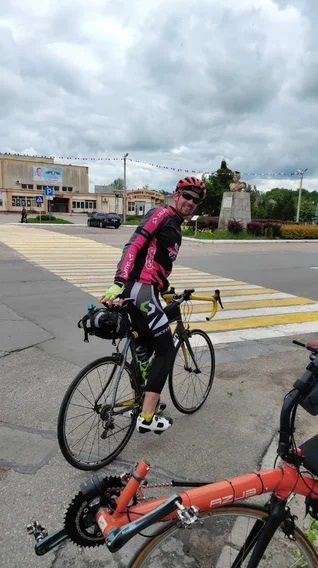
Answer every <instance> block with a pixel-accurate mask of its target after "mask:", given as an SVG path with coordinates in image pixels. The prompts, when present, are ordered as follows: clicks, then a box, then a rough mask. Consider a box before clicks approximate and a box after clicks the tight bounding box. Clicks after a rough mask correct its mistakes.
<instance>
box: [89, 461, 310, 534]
mask: <svg viewBox="0 0 318 568" xmlns="http://www.w3.org/2000/svg"><path fill="white" fill-rule="evenodd" d="M149 469H150V465H149V464H148V463H147V462H140V463H139V464H138V465H137V466H136V468H135V470H134V472H133V474H132V477H131V478H130V480H129V481H128V483H127V485H126V487H125V488H124V489H123V491H122V492H121V494H120V496H119V498H118V501H117V508H116V510H115V512H113V513H112V512H110V511H109V510H108V509H107V508H101V509H100V510H99V511H98V513H97V514H96V522H97V524H98V525H99V527H100V529H101V531H102V533H103V536H104V537H105V538H106V537H107V535H108V533H109V531H110V530H111V529H114V528H118V527H122V526H124V525H125V524H128V523H130V522H132V521H134V520H137V519H140V518H141V517H142V516H143V515H146V514H147V513H150V512H151V511H153V510H154V509H156V508H157V507H158V506H159V505H161V504H163V503H164V502H165V501H166V500H167V497H163V498H158V499H153V500H151V501H147V502H145V503H140V504H138V505H133V506H130V507H129V511H128V509H127V507H128V505H129V503H130V501H131V499H132V498H133V496H134V495H135V493H136V491H137V489H138V488H139V486H140V483H141V482H142V481H143V479H144V478H145V477H146V475H147V472H148V471H149ZM265 493H274V495H276V496H277V497H278V498H280V499H286V498H287V497H288V496H289V495H290V494H291V493H296V494H298V495H303V496H310V497H313V498H317V494H318V481H316V480H314V479H313V478H312V477H310V476H309V475H306V474H303V473H302V474H301V476H300V474H299V472H298V471H297V469H296V468H295V467H294V466H292V465H289V464H286V463H285V464H284V465H283V466H282V467H281V468H272V469H266V470H265V469H264V470H260V471H255V472H252V473H247V474H245V475H240V476H238V477H232V478H229V479H228V480H224V481H217V482H215V483H209V484H207V485H202V486H200V487H196V488H193V489H189V490H188V491H181V492H180V493H179V496H180V499H181V502H182V505H183V506H184V507H191V506H195V507H198V508H199V510H200V512H208V511H210V510H211V509H215V508H217V507H222V506H224V505H228V504H230V503H234V502H235V501H242V500H245V499H249V498H251V497H255V496H256V495H262V494H265ZM175 516H176V513H175V512H173V513H171V514H169V515H168V516H166V517H164V518H163V519H161V520H162V521H168V520H171V519H173V518H174V517H175Z"/></svg>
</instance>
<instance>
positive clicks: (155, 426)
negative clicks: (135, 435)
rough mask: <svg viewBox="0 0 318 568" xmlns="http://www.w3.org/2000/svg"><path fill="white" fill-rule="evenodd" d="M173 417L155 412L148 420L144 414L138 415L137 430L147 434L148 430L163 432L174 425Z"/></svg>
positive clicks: (157, 432) (156, 432)
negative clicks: (148, 420) (166, 416)
mask: <svg viewBox="0 0 318 568" xmlns="http://www.w3.org/2000/svg"><path fill="white" fill-rule="evenodd" d="M172 423H173V420H172V418H165V417H164V416H158V415H157V414H154V415H153V417H152V420H151V421H150V422H147V421H146V420H145V419H144V418H142V416H140V414H139V416H138V418H137V423H136V430H137V432H139V433H140V434H146V432H154V433H155V434H162V432H165V431H166V430H168V428H170V426H171V425H172Z"/></svg>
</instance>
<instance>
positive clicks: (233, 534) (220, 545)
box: [129, 504, 318, 568]
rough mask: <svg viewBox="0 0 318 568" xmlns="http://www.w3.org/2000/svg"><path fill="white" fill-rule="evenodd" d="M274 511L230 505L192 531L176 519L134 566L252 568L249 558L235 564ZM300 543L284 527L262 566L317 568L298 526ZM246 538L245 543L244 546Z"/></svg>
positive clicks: (150, 542) (151, 540)
mask: <svg viewBox="0 0 318 568" xmlns="http://www.w3.org/2000/svg"><path fill="white" fill-rule="evenodd" d="M267 516H268V512H267V511H266V510H265V509H264V508H263V507H259V506H254V505H244V504H242V505H229V506H225V507H221V508H218V509H214V510H213V511H211V512H210V513H206V514H202V515H201V516H200V520H199V522H197V523H196V524H195V525H193V527H192V528H191V530H186V529H181V528H178V526H177V523H176V521H173V522H170V523H167V525H168V527H167V528H166V530H163V529H162V528H161V529H159V530H157V532H156V533H155V534H153V535H152V536H151V537H150V538H148V540H147V542H146V543H144V544H143V545H142V546H141V547H140V548H139V550H138V551H137V552H136V554H135V556H134V558H133V559H132V561H131V563H130V565H129V566H130V568H147V567H151V568H168V567H169V568H170V567H171V566H178V568H183V567H184V568H194V567H198V566H200V567H201V568H208V567H209V568H234V567H235V568H239V567H240V568H248V563H249V559H250V553H249V554H248V556H247V558H245V559H243V560H242V561H240V562H239V563H236V564H234V562H235V558H236V556H237V554H238V552H239V551H240V550H241V548H242V546H243V544H244V542H245V540H246V537H247V534H248V532H249V531H250V530H251V527H252V526H253V524H254V523H255V522H256V521H262V522H264V521H265V520H266V518H267ZM294 538H295V540H290V539H288V538H287V537H286V535H285V534H284V532H283V531H282V530H281V529H278V530H277V531H276V533H275V534H274V536H273V538H272V540H271V542H270V543H269V545H268V547H267V549H266V553H265V554H264V555H263V557H262V558H261V559H260V561H259V568H293V567H294V568H296V567H297V568H317V565H318V564H317V563H318V556H317V554H316V552H315V550H314V549H313V547H312V546H311V544H310V543H309V541H308V540H307V538H306V536H305V535H304V533H303V532H302V531H301V530H300V529H299V528H298V527H295V530H294ZM240 540H241V541H242V542H240Z"/></svg>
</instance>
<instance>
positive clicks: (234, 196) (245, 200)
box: [218, 191, 251, 229]
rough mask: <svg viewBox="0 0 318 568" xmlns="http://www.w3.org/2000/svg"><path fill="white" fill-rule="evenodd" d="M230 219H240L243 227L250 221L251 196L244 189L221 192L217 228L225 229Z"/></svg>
mask: <svg viewBox="0 0 318 568" xmlns="http://www.w3.org/2000/svg"><path fill="white" fill-rule="evenodd" d="M230 219H235V221H240V222H241V223H242V225H243V226H244V228H246V224H247V223H250V222H251V196H250V194H249V193H248V192H244V191H240V192H239V191H236V192H232V191H225V192H224V193H223V198H222V205H221V211H220V216H219V224H218V228H219V229H227V224H228V222H229V220H230Z"/></svg>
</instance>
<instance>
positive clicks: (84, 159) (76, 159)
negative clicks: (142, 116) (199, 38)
mask: <svg viewBox="0 0 318 568" xmlns="http://www.w3.org/2000/svg"><path fill="white" fill-rule="evenodd" d="M0 156H27V157H34V158H53V159H54V160H67V161H69V162H121V161H123V160H124V158H123V157H120V158H106V157H82V158H79V157H70V156H29V155H27V154H11V153H9V152H0ZM125 159H126V160H127V161H129V162H131V163H135V164H143V165H145V166H150V167H154V168H158V169H161V170H166V171H173V172H184V173H188V174H200V175H201V174H202V175H216V174H217V171H216V170H215V171H212V170H209V171H205V172H202V171H198V170H190V169H185V168H176V167H172V166H163V165H160V164H156V163H151V162H144V161H143V160H133V159H132V158H127V157H126V158H125ZM240 174H241V175H244V176H248V177H264V176H265V177H266V176H267V177H284V176H286V177H291V176H300V175H302V174H303V172H302V171H301V170H296V171H295V172H276V173H274V172H271V173H267V172H262V173H254V172H242V171H240Z"/></svg>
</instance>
